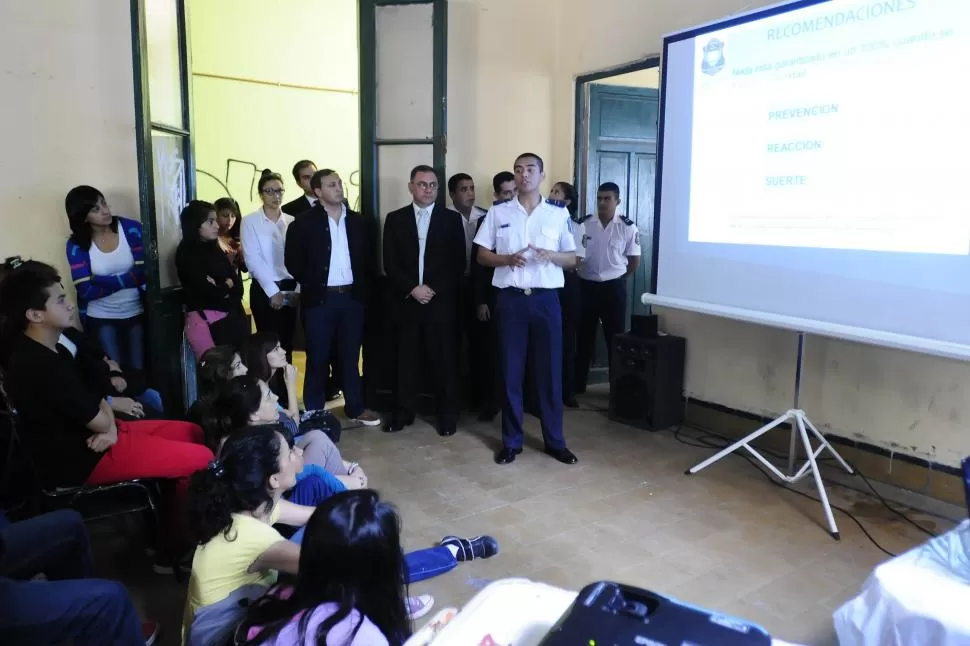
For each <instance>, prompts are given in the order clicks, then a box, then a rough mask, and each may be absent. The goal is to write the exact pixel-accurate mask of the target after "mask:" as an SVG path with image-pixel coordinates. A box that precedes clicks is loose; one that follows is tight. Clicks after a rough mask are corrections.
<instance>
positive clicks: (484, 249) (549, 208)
mask: <svg viewBox="0 0 970 646" xmlns="http://www.w3.org/2000/svg"><path fill="white" fill-rule="evenodd" d="M514 171H515V183H516V186H517V187H518V191H519V193H518V197H517V198H516V199H514V200H510V201H508V202H503V203H502V204H498V205H496V206H493V207H492V208H491V209H489V211H488V214H487V215H486V216H485V221H484V222H483V223H482V226H481V228H480V229H479V230H478V234H477V235H476V236H475V245H476V246H477V247H478V262H479V263H481V264H482V265H485V266H488V267H494V268H495V275H494V277H493V279H492V285H494V286H495V287H496V288H497V289H498V294H497V296H496V299H495V309H496V316H497V317H498V331H499V344H500V348H501V352H500V356H501V366H502V384H503V388H504V391H505V397H504V400H505V401H504V402H503V406H502V449H501V450H500V451H499V452H498V453H497V454H496V455H495V462H496V463H498V464H509V463H511V462H513V461H515V457H516V456H517V455H518V454H519V453H521V452H522V445H523V439H524V436H525V434H524V432H523V429H522V416H523V412H524V411H523V396H522V395H523V384H524V382H525V364H526V357H529V358H530V359H531V360H532V365H533V369H534V374H535V381H536V390H537V392H538V399H539V402H538V403H539V419H540V422H541V423H542V436H543V439H544V440H545V451H546V453H547V454H549V455H550V456H552V457H553V458H555V459H556V460H558V461H560V462H562V463H564V464H575V463H576V461H577V460H576V456H575V455H573V453H572V452H571V451H570V450H569V449H568V448H566V440H565V438H564V437H563V428H562V427H563V402H562V313H561V310H560V307H559V295H558V293H557V290H558V289H559V288H561V287H562V286H563V282H564V281H563V269H564V268H565V269H571V268H572V267H574V266H575V265H576V243H575V240H574V239H573V236H572V232H571V227H570V224H569V213H568V212H567V211H566V205H565V204H564V203H563V202H559V201H556V200H543V199H542V195H541V194H540V193H539V186H540V184H541V183H542V180H543V179H545V173H544V172H543V163H542V159H541V158H540V157H539V156H538V155H536V154H534V153H523V154H522V155H519V156H518V158H516V160H515V166H514ZM493 249H494V251H492V250H493Z"/></svg>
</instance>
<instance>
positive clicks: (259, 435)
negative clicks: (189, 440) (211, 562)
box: [188, 426, 286, 545]
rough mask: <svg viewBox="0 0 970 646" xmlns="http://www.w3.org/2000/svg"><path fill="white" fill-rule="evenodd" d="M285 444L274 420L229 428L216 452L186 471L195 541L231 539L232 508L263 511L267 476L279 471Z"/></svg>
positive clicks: (267, 493)
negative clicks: (202, 466)
mask: <svg viewBox="0 0 970 646" xmlns="http://www.w3.org/2000/svg"><path fill="white" fill-rule="evenodd" d="M285 444H286V440H285V438H283V436H282V435H280V433H279V431H278V430H277V429H276V427H274V426H255V427H252V428H250V429H247V430H246V432H244V433H233V434H232V435H230V436H229V438H228V439H227V440H226V443H225V444H224V445H223V447H222V451H221V452H220V453H219V457H218V458H216V459H215V460H213V461H212V462H210V463H209V466H208V467H207V468H205V469H202V470H201V471H196V472H195V473H193V474H192V477H191V479H190V480H189V500H188V520H189V527H190V532H192V534H193V538H194V540H195V542H196V543H197V544H199V545H205V544H206V543H208V542H209V541H211V540H212V539H213V538H215V537H216V536H218V535H219V534H222V535H223V536H225V537H226V540H234V539H235V535H234V533H233V531H232V515H233V514H236V513H240V512H249V513H252V512H255V511H257V510H259V509H260V508H266V511H269V509H268V508H269V506H271V505H272V504H273V496H272V494H271V493H270V485H269V479H270V477H271V476H273V475H274V474H276V473H279V471H280V450H281V449H282V447H283V446H284V445H285Z"/></svg>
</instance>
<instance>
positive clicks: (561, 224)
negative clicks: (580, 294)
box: [475, 198, 576, 289]
mask: <svg viewBox="0 0 970 646" xmlns="http://www.w3.org/2000/svg"><path fill="white" fill-rule="evenodd" d="M570 222H571V220H570V219H569V212H568V211H566V208H565V207H562V206H556V205H554V204H550V203H549V202H546V201H542V202H540V203H539V206H537V207H536V208H535V210H534V211H532V214H531V215H530V214H529V213H528V212H527V211H526V210H525V207H523V206H522V204H521V203H520V202H519V200H518V198H515V199H512V200H509V201H508V202H502V203H501V204H496V205H495V206H493V207H492V208H491V209H489V210H488V213H487V214H486V215H485V222H483V223H482V228H481V229H479V230H478V235H476V236H475V244H477V245H479V246H480V247H484V248H486V249H494V250H495V253H498V254H503V255H505V254H514V253H518V252H519V251H522V250H524V249H527V248H528V246H529V245H530V244H531V245H533V246H535V247H537V248H539V249H546V250H548V251H556V252H565V253H570V252H575V251H576V241H575V240H574V239H573V234H572V227H571V224H570ZM524 256H525V258H526V265H525V266H524V267H496V268H495V274H494V277H493V278H492V285H494V286H495V287H498V288H499V289H503V288H505V287H517V288H519V289H527V288H539V289H541V288H545V289H555V288H558V287H562V286H563V284H564V281H563V273H562V268H561V267H559V266H558V265H556V264H554V263H552V262H538V261H536V260H535V253H534V252H532V251H531V250H528V251H526V252H525V253H524Z"/></svg>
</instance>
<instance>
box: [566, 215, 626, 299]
mask: <svg viewBox="0 0 970 646" xmlns="http://www.w3.org/2000/svg"><path fill="white" fill-rule="evenodd" d="M583 226H584V235H583V246H585V247H586V258H585V260H583V263H582V264H581V265H580V266H579V269H578V270H577V271H578V273H579V277H580V278H582V279H583V280H592V281H595V282H597V283H602V282H605V281H607V280H615V279H617V278H619V277H620V276H622V275H624V274H625V273H626V271H627V268H628V266H629V264H630V261H629V260H627V258H628V257H629V256H639V255H640V232H639V231H638V230H637V225H636V224H627V223H626V221H624V220H623V219H622V218H621V216H619V215H614V216H613V219H612V220H610V221H609V222H607V223H606V226H603V223H602V222H600V219H599V217H598V216H596V215H594V216H593V217H591V218H587V219H586V221H585V222H583Z"/></svg>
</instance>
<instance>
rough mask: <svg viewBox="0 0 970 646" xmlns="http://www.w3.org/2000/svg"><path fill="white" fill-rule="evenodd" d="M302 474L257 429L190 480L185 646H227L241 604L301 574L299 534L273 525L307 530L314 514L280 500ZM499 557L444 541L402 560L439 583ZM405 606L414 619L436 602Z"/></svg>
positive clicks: (283, 449) (286, 450)
mask: <svg viewBox="0 0 970 646" xmlns="http://www.w3.org/2000/svg"><path fill="white" fill-rule="evenodd" d="M302 467H303V464H302V458H301V456H300V455H299V453H298V450H296V449H295V448H293V447H290V445H289V444H288V443H287V441H286V439H285V438H284V436H283V435H282V434H281V433H280V432H279V431H278V430H276V429H274V428H271V427H253V428H250V429H248V430H247V431H246V432H243V433H235V434H233V435H231V436H230V437H229V438H228V439H227V440H226V442H225V444H223V446H222V450H221V451H220V453H219V457H217V458H216V459H215V460H213V461H212V463H210V464H209V467H208V468H207V469H204V470H202V471H198V472H196V473H195V474H193V476H192V479H191V481H190V484H189V504H188V515H189V526H190V527H191V528H192V531H193V532H194V534H195V535H194V539H195V541H196V542H197V544H198V547H197V548H196V552H195V557H194V558H193V560H192V574H191V576H190V577H189V590H188V595H187V597H186V608H185V614H184V616H183V623H182V638H183V643H184V644H187V645H188V646H193V645H194V644H217V643H224V642H225V641H226V639H227V638H228V637H229V636H230V635H231V634H232V631H233V630H235V627H236V625H237V624H238V623H239V621H241V619H242V614H243V613H244V609H243V606H242V605H241V602H243V601H244V600H246V599H249V600H252V599H256V598H258V597H260V596H262V595H263V594H264V593H265V592H266V591H267V590H268V589H269V588H270V587H272V586H273V585H275V584H276V582H277V578H278V574H279V573H280V572H284V573H287V574H291V575H296V574H298V573H299V568H300V543H299V541H300V540H301V538H302V534H299V533H298V534H297V535H296V536H295V538H296V539H297V540H296V541H291V540H287V539H285V538H284V537H283V536H282V535H281V534H280V533H279V532H278V531H277V530H276V529H275V528H274V527H273V525H276V524H277V523H280V524H284V525H289V526H292V527H303V526H304V525H306V523H307V521H308V520H309V519H310V516H311V515H312V514H313V512H314V507H309V506H301V505H298V504H294V503H293V502H291V501H288V500H285V499H284V498H283V494H284V493H285V492H286V491H287V490H289V489H292V488H294V487H295V486H296V484H297V473H298V472H299V471H300V470H301V469H302ZM498 549H499V547H498V542H497V541H496V540H495V539H494V538H492V537H490V536H479V537H475V538H458V537H454V536H447V537H445V538H443V539H442V540H441V542H440V543H439V545H437V546H435V547H432V548H429V549H425V550H418V551H416V552H412V553H410V554H407V555H405V567H406V570H405V572H404V578H405V581H406V582H407V583H414V582H416V581H421V580H424V579H428V578H431V577H434V576H438V575H439V574H444V573H445V572H448V571H450V570H452V569H454V568H455V567H456V566H457V565H458V563H459V562H461V561H470V560H472V559H476V558H489V557H491V556H494V555H495V554H497V553H498ZM407 603H408V609H409V614H410V616H412V617H415V618H416V617H417V616H421V615H422V614H424V613H426V612H427V610H426V609H430V604H431V603H432V600H431V599H430V598H414V599H411V600H409V601H408V602H407Z"/></svg>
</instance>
